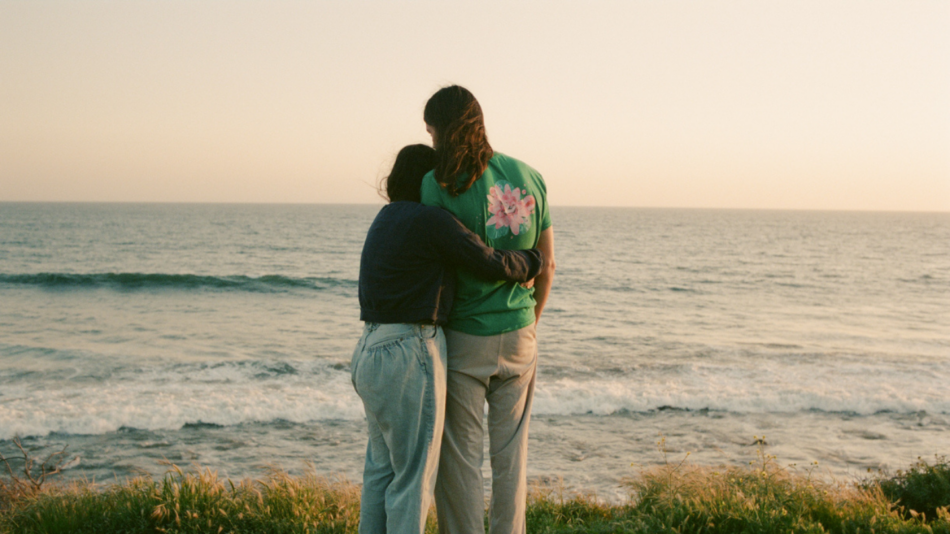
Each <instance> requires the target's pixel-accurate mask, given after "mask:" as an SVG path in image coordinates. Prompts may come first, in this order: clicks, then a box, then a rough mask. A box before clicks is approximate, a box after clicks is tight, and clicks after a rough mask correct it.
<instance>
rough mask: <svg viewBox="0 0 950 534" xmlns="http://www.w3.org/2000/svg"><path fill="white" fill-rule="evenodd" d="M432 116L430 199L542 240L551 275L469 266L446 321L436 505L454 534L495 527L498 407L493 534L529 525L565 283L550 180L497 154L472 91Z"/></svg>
mask: <svg viewBox="0 0 950 534" xmlns="http://www.w3.org/2000/svg"><path fill="white" fill-rule="evenodd" d="M423 119H424V120H425V123H426V131H428V132H429V134H431V135H432V142H433V144H434V145H435V149H436V164H435V169H434V170H433V171H432V172H429V173H427V174H426V176H425V178H424V179H423V182H422V187H421V196H420V198H421V199H422V202H423V203H424V204H429V205H431V206H440V207H443V208H445V209H447V210H448V211H450V212H452V213H453V214H454V215H455V216H456V217H458V218H459V220H461V221H462V223H463V224H464V225H465V226H466V227H468V229H470V230H472V231H473V232H475V233H476V234H478V235H479V236H480V237H481V238H482V239H484V240H485V242H486V243H490V244H491V246H493V247H495V248H497V249H504V250H508V251H509V252H510V251H512V250H517V249H526V248H531V247H537V248H538V249H539V250H541V251H542V253H543V254H544V257H545V266H544V270H543V271H542V272H541V273H540V274H539V275H538V276H537V277H536V278H535V282H534V284H535V285H534V287H533V288H530V289H529V288H525V287H523V286H520V285H518V284H511V283H508V284H504V283H490V282H483V281H479V280H475V279H473V278H472V277H470V276H466V275H464V274H462V273H459V279H458V291H457V293H456V300H455V304H454V306H453V309H452V313H451V314H450V316H449V322H448V324H447V325H446V328H445V338H446V346H447V348H448V359H447V363H448V375H447V387H446V401H445V432H444V433H443V437H442V456H441V458H440V461H439V477H438V480H437V482H436V488H435V500H436V509H437V516H438V518H439V532H441V533H442V534H448V533H454V532H468V533H474V534H478V533H481V532H483V531H484V516H483V514H484V505H485V501H484V490H483V485H482V473H481V464H482V461H483V450H484V448H483V447H484V444H483V441H484V438H483V430H482V428H483V427H482V420H483V417H484V413H485V412H484V409H485V408H484V407H485V403H486V402H487V403H488V437H489V442H490V445H489V451H490V454H491V467H492V495H491V504H490V510H491V512H490V514H489V515H490V518H489V524H490V528H491V533H492V534H522V533H524V532H525V529H526V524H525V505H526V499H527V490H528V486H527V476H526V472H527V453H528V426H529V421H530V419H531V403H532V399H533V396H534V386H535V381H536V377H537V365H538V342H537V334H536V329H537V324H538V321H539V320H540V318H541V313H542V311H543V310H544V305H545V303H546V301H547V297H548V295H549V293H550V290H551V284H552V282H553V280H554V269H555V262H554V228H553V227H552V226H551V216H550V213H549V212H548V204H547V189H546V186H545V184H544V180H543V179H542V178H541V175H540V174H539V173H538V172H537V171H535V170H534V169H532V168H531V167H529V166H528V165H525V164H524V163H522V162H520V161H518V160H516V159H514V158H510V157H507V156H505V155H503V154H498V153H496V152H494V150H493V149H492V147H491V145H490V144H489V143H488V137H487V135H486V133H485V122H484V117H483V115H482V110H481V106H480V105H479V104H478V101H477V100H476V99H475V97H474V95H472V94H471V92H469V91H468V90H467V89H465V88H464V87H459V86H457V85H456V86H450V87H444V88H442V89H440V90H439V91H437V92H436V93H435V94H434V95H432V97H431V98H430V99H429V101H428V102H427V103H426V107H425V111H424V113H423Z"/></svg>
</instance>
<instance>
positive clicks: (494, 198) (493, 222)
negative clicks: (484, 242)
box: [486, 180, 535, 239]
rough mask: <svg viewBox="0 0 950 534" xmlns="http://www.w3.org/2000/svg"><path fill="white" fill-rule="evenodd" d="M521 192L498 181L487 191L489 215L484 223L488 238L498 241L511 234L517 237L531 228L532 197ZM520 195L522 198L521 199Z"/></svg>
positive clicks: (506, 183)
mask: <svg viewBox="0 0 950 534" xmlns="http://www.w3.org/2000/svg"><path fill="white" fill-rule="evenodd" d="M527 193H528V191H527V190H525V191H522V190H521V188H519V187H515V188H514V189H512V188H511V184H510V183H508V182H506V181H504V180H499V181H497V182H495V185H493V186H491V188H489V189H488V195H487V196H488V212H489V213H491V217H489V219H488V221H487V222H486V226H487V228H486V230H487V233H488V237H490V238H492V239H498V238H500V237H505V236H506V235H508V233H509V232H511V233H512V234H514V235H519V234H521V233H522V232H525V231H527V230H528V229H530V228H531V219H530V216H531V214H532V213H534V208H535V201H534V196H533V195H529V194H527ZM522 194H523V195H524V198H522Z"/></svg>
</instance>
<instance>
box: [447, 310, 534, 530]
mask: <svg viewBox="0 0 950 534" xmlns="http://www.w3.org/2000/svg"><path fill="white" fill-rule="evenodd" d="M445 339H446V344H447V345H448V381H447V383H446V406H445V430H444V433H443V435H442V455H441V459H440V461H439V476H438V479H437V481H436V486H435V504H436V510H437V511H438V517H439V532H440V533H442V534H482V533H484V532H485V524H484V513H485V496H484V490H483V487H484V486H483V484H482V470H481V467H482V461H483V460H484V458H483V453H482V451H483V447H484V433H483V430H482V419H483V417H484V413H485V401H488V438H489V454H490V456H491V469H492V486H491V487H492V495H491V505H490V511H489V516H490V519H491V522H490V532H491V534H507V533H518V534H520V533H523V532H524V531H525V500H526V499H527V493H528V484H527V476H526V467H527V460H528V421H529V420H530V418H531V401H532V398H533V397H534V382H535V377H536V374H537V365H538V343H537V337H536V336H535V326H534V325H531V326H528V327H525V328H522V329H521V330H516V331H514V332H508V333H505V334H499V335H497V336H473V335H469V334H463V333H461V332H458V331H455V330H448V329H446V330H445Z"/></svg>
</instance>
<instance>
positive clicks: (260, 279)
mask: <svg viewBox="0 0 950 534" xmlns="http://www.w3.org/2000/svg"><path fill="white" fill-rule="evenodd" d="M379 207H380V206H368V205H367V206H344V205H201V204H175V205H169V204H32V203H0V452H3V453H4V454H6V455H7V456H10V454H11V453H13V452H15V449H14V448H13V444H12V442H11V439H12V438H13V437H14V436H17V435H18V436H20V437H21V438H22V439H23V442H24V445H25V446H27V447H29V448H31V449H34V452H35V453H36V454H42V453H45V452H49V451H52V450H58V449H61V448H62V447H64V446H66V447H68V448H67V452H68V453H69V457H68V458H69V461H70V462H69V463H70V468H69V469H68V470H67V471H66V472H65V475H66V476H70V477H86V478H88V479H95V480H115V479H116V478H117V479H119V480H121V479H124V478H127V477H131V476H134V475H136V474H140V473H150V474H153V475H161V474H162V473H163V472H164V471H165V470H166V469H167V466H166V465H165V464H164V463H163V462H164V461H166V460H167V461H170V462H174V463H176V464H179V465H182V466H187V465H191V464H197V465H201V466H204V467H210V468H212V469H215V470H217V471H218V472H219V474H221V475H224V476H230V477H233V478H242V477H255V476H260V475H262V474H263V473H264V470H265V468H266V467H267V466H271V467H277V468H281V469H286V470H289V471H291V472H300V471H302V470H304V469H305V468H307V466H308V465H312V467H313V468H314V469H316V470H317V471H318V472H321V473H327V474H339V475H342V476H345V477H347V478H349V479H351V480H355V481H359V479H360V477H361V473H362V461H363V452H364V448H365V439H366V431H365V428H364V425H365V423H364V419H363V417H364V416H363V408H362V405H361V403H360V400H359V398H358V397H357V396H356V394H355V393H354V391H353V388H352V386H351V384H350V376H349V361H350V357H351V354H352V350H353V347H354V345H355V343H356V340H357V338H358V337H359V334H360V331H361V328H362V324H361V323H360V322H359V306H358V303H357V278H358V271H359V255H360V251H361V248H362V244H363V238H364V236H365V233H366V230H367V229H368V227H369V225H370V223H371V222H372V220H373V217H374V216H375V214H376V212H377V211H378V210H379ZM551 211H552V216H553V220H554V228H555V235H556V245H557V265H558V271H557V277H556V281H555V284H554V288H553V292H552V296H551V298H550V301H549V305H548V308H547V309H546V310H545V313H544V317H543V319H542V322H541V326H540V330H539V338H540V359H539V362H540V364H539V378H538V388H537V396H536V399H535V404H534V418H533V420H532V423H531V440H530V449H529V450H530V460H529V476H530V477H531V478H532V480H536V481H539V482H541V483H545V484H563V486H564V487H566V488H568V489H574V490H590V491H596V492H597V493H598V494H599V495H601V496H602V497H604V498H606V499H614V500H616V499H623V498H624V497H625V496H626V495H627V491H626V489H625V488H624V486H623V481H624V480H625V479H627V478H629V477H631V476H634V475H636V473H637V472H638V470H640V469H643V468H645V467H649V466H651V465H655V464H658V463H662V462H663V461H679V460H680V459H682V458H683V457H685V455H686V454H687V453H690V458H689V459H690V461H694V462H698V463H705V464H741V463H747V462H748V461H750V460H752V459H754V458H755V456H756V455H757V454H758V453H759V452H760V451H761V452H762V453H765V454H770V455H775V456H776V458H777V460H776V461H778V462H779V463H781V464H783V465H785V464H795V465H796V469H813V470H817V472H818V473H820V474H822V475H824V476H827V477H834V478H837V479H839V480H852V479H854V478H856V477H861V476H863V475H865V474H866V473H867V471H868V470H872V471H876V470H878V469H885V470H890V471H894V470H896V469H899V468H902V467H906V466H907V465H909V464H910V463H911V462H913V461H915V460H916V459H917V458H918V457H923V458H925V459H926V458H931V459H933V455H934V454H947V453H950V214H947V213H862V212H799V211H729V210H676V209H626V208H623V209H622V208H610V209H601V208H568V207H554V208H552V210H551ZM658 442H661V443H665V444H663V445H659V446H658ZM815 462H817V467H816V464H815ZM485 469H486V472H487V469H488V466H487V465H486V466H485Z"/></svg>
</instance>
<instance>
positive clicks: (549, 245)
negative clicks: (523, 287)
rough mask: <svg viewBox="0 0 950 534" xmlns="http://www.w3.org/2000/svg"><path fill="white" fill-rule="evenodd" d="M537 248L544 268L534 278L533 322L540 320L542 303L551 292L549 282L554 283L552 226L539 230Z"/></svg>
mask: <svg viewBox="0 0 950 534" xmlns="http://www.w3.org/2000/svg"><path fill="white" fill-rule="evenodd" d="M538 250H540V251H541V253H542V254H543V255H544V269H543V270H542V271H541V274H539V275H538V277H537V278H535V279H534V300H535V302H537V304H536V305H535V307H534V317H535V319H534V322H535V324H537V323H538V321H540V320H541V312H542V311H544V305H545V304H547V302H548V295H549V294H550V293H551V284H553V283H554V269H555V265H554V227H553V226H552V227H549V228H548V229H547V230H543V231H542V232H541V237H539V238H538Z"/></svg>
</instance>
